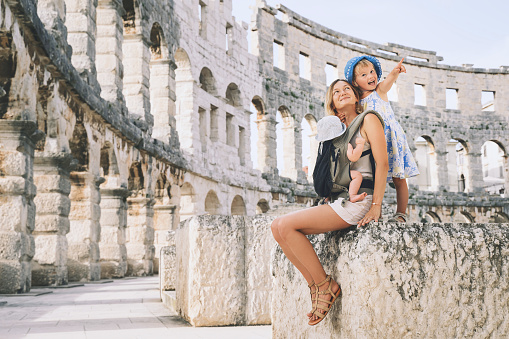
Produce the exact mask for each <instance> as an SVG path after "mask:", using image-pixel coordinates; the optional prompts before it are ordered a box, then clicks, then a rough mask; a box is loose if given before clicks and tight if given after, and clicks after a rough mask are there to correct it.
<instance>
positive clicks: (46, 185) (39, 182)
mask: <svg viewBox="0 0 509 339" xmlns="http://www.w3.org/2000/svg"><path fill="white" fill-rule="evenodd" d="M34 183H35V185H36V186H37V192H38V193H46V192H60V193H62V194H64V195H68V194H69V193H70V192H71V181H70V180H69V179H68V178H66V177H64V176H62V175H56V174H55V175H36V176H35V178H34Z"/></svg>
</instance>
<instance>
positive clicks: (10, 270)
mask: <svg viewBox="0 0 509 339" xmlns="http://www.w3.org/2000/svg"><path fill="white" fill-rule="evenodd" d="M22 277H23V265H22V264H21V263H20V262H19V261H16V260H12V261H7V260H2V259H0V294H2V293H16V292H18V291H20V290H21V289H22V284H21V280H22Z"/></svg>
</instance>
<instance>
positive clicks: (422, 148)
mask: <svg viewBox="0 0 509 339" xmlns="http://www.w3.org/2000/svg"><path fill="white" fill-rule="evenodd" d="M415 147H416V151H415V160H416V162H417V167H418V169H419V172H420V175H418V176H417V177H415V178H414V179H411V181H414V182H415V181H417V185H418V186H419V189H420V190H423V191H437V190H438V166H437V155H436V152H435V145H434V143H433V141H432V139H431V138H430V137H429V136H426V135H423V136H420V137H419V138H417V139H416V140H415Z"/></svg>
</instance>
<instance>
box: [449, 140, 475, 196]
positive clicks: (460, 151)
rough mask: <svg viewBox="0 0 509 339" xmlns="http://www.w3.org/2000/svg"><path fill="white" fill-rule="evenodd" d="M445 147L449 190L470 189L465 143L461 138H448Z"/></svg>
mask: <svg viewBox="0 0 509 339" xmlns="http://www.w3.org/2000/svg"><path fill="white" fill-rule="evenodd" d="M446 147H447V174H448V183H449V191H450V192H468V191H470V190H471V185H470V180H469V178H470V173H469V165H468V164H469V162H468V146H467V143H466V142H465V141H464V140H462V139H450V140H449V142H448V143H447V146H446Z"/></svg>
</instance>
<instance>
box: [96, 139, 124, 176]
mask: <svg viewBox="0 0 509 339" xmlns="http://www.w3.org/2000/svg"><path fill="white" fill-rule="evenodd" d="M99 166H100V167H101V176H102V177H104V178H106V183H105V186H108V184H115V186H118V183H113V182H110V181H112V180H110V179H113V178H115V177H117V178H118V177H119V175H120V170H119V168H118V162H117V156H116V154H115V148H114V147H113V145H112V144H111V142H109V141H106V142H105V143H104V145H103V147H102V148H101V153H100V160H99Z"/></svg>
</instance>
